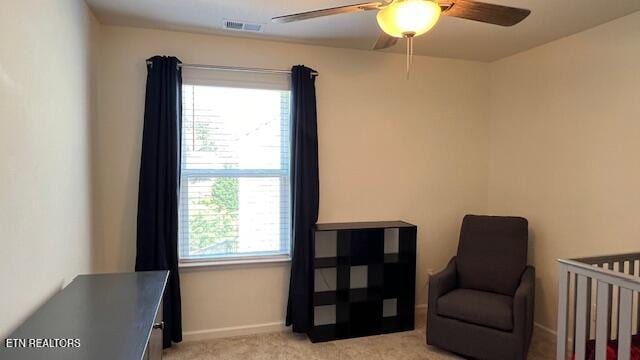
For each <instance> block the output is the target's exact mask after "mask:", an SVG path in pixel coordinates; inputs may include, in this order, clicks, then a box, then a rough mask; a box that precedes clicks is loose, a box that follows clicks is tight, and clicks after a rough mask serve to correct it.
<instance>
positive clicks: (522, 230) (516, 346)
mask: <svg viewBox="0 0 640 360" xmlns="http://www.w3.org/2000/svg"><path fill="white" fill-rule="evenodd" d="M527 227H528V223H527V220H526V219H524V218H520V217H504V216H476V215H467V216H465V217H464V220H463V221H462V228H461V230H460V242H459V244H458V254H457V256H455V257H454V258H453V259H451V261H450V262H449V264H448V265H447V267H446V269H444V270H443V271H442V272H440V273H438V274H436V275H434V276H432V277H431V279H430V280H429V303H428V310H427V344H430V345H434V346H437V347H440V348H443V349H446V350H449V351H451V352H455V353H458V354H461V355H464V356H470V357H474V358H479V359H508V360H515V359H526V357H527V351H528V349H529V344H530V342H531V334H532V331H533V308H534V292H535V269H534V268H533V267H532V266H527V242H528V229H527Z"/></svg>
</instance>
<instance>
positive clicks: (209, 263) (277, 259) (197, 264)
mask: <svg viewBox="0 0 640 360" xmlns="http://www.w3.org/2000/svg"><path fill="white" fill-rule="evenodd" d="M289 262H291V256H288V255H285V256H271V257H261V258H255V259H249V258H244V259H242V258H241V259H228V260H202V261H182V262H178V268H179V269H180V270H188V269H201V268H220V267H240V266H244V265H270V264H280V263H289Z"/></svg>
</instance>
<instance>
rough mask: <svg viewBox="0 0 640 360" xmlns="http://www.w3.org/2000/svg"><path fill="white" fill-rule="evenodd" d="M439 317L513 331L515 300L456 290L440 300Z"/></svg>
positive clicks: (468, 290) (498, 295) (486, 293)
mask: <svg viewBox="0 0 640 360" xmlns="http://www.w3.org/2000/svg"><path fill="white" fill-rule="evenodd" d="M437 310H438V315H441V316H445V317H448V318H452V319H456V320H461V321H465V322H468V323H472V324H476V325H481V326H486V327H491V328H494V329H498V330H504V331H511V330H513V298H512V297H510V296H505V295H500V294H494V293H490V292H484V291H478V290H471V289H456V290H453V291H451V292H449V293H447V294H446V295H444V296H442V297H440V298H439V299H438V309H437Z"/></svg>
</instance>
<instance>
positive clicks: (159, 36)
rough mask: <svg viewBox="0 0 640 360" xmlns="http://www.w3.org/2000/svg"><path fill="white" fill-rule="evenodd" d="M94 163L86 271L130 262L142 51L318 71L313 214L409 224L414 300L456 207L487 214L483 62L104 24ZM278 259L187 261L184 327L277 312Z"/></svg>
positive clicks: (450, 233) (445, 242) (452, 241)
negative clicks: (415, 255)
mask: <svg viewBox="0 0 640 360" xmlns="http://www.w3.org/2000/svg"><path fill="white" fill-rule="evenodd" d="M101 52H102V55H103V56H102V61H101V64H100V68H101V71H100V74H99V76H100V77H99V81H98V83H99V89H98V92H99V99H100V100H99V121H98V124H97V128H96V134H97V137H96V138H95V139H94V145H95V154H96V157H94V163H95V164H96V166H97V167H96V173H95V174H96V179H97V182H96V185H97V189H96V190H97V196H96V201H97V203H96V224H95V225H96V235H97V237H98V240H99V243H100V246H99V247H96V249H95V251H96V260H97V262H96V270H98V271H129V270H132V269H133V265H134V260H135V222H136V220H135V218H136V202H137V195H136V194H137V186H138V167H139V158H140V146H141V142H140V139H141V128H142V118H143V110H144V109H143V105H144V87H145V78H146V69H145V63H144V61H145V59H146V58H148V57H150V56H152V55H156V54H169V55H175V56H178V57H179V58H180V59H182V60H183V61H184V62H186V63H202V64H220V65H236V66H251V67H268V68H289V67H290V66H291V65H294V64H300V63H302V64H306V65H308V66H311V67H313V68H315V69H317V70H318V71H319V72H320V77H319V78H318V81H317V100H318V118H319V141H320V182H321V199H320V221H325V222H326V221H352V220H377V219H380V220H382V219H404V220H407V221H410V222H413V223H415V224H417V225H418V229H419V232H418V236H419V245H418V247H419V248H418V252H419V267H418V282H417V289H418V299H417V301H418V303H424V302H425V296H424V292H425V290H424V288H425V283H426V273H427V269H428V268H439V267H441V266H443V265H444V264H445V263H446V261H447V260H448V258H449V257H450V256H451V255H452V254H453V253H454V250H455V246H456V244H457V236H458V229H459V223H460V220H461V218H462V216H463V215H464V214H466V213H469V212H472V213H483V212H485V211H486V203H487V186H488V184H487V178H488V174H487V172H488V164H487V152H488V143H487V139H488V114H489V108H488V100H489V97H488V93H487V91H486V90H487V88H486V84H487V81H488V76H489V73H488V65H487V64H482V63H474V62H465V61H456V60H446V59H435V58H427V57H417V58H416V59H415V65H414V72H413V73H412V74H411V79H410V80H408V81H407V80H405V79H404V73H403V71H404V57H403V56H401V55H397V54H386V53H377V52H370V51H358V50H345V49H335V48H324V47H312V46H302V45H292V44H285V43H277V42H267V41H257V40H247V39H240V38H229V37H217V36H208V35H195V34H187V33H177V32H167V31H157V30H143V29H133V28H125V27H111V26H104V27H103V28H102V47H101ZM288 272H289V267H288V265H287V264H284V265H283V264H280V265H259V266H256V265H253V266H245V267H225V268H207V269H201V270H183V271H182V272H181V275H182V278H181V281H182V291H183V315H184V330H185V331H187V332H190V333H192V332H194V331H208V330H212V329H221V328H228V327H242V326H254V325H259V324H273V323H279V322H282V319H283V318H284V308H285V302H286V291H287V287H288Z"/></svg>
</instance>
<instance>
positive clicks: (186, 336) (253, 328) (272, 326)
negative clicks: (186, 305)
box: [182, 322, 288, 341]
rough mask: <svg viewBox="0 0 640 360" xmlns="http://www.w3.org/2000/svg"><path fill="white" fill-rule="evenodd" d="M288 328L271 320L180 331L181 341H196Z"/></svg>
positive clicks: (282, 323)
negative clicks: (269, 321) (270, 321)
mask: <svg viewBox="0 0 640 360" xmlns="http://www.w3.org/2000/svg"><path fill="white" fill-rule="evenodd" d="M287 329H288V328H287V327H286V326H284V322H272V323H264V324H253V325H243V326H231V327H224V328H217V329H206V330H196V331H185V332H183V333H182V340H183V341H198V340H208V339H219V338H226V337H233V336H242V335H252V334H262V333H270V332H279V331H285V330H287Z"/></svg>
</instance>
